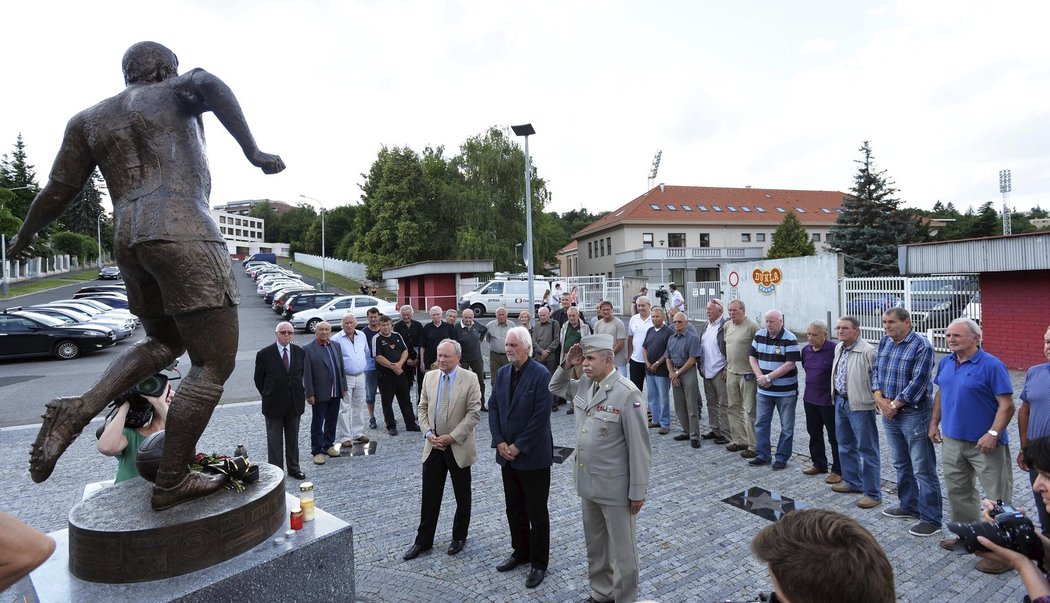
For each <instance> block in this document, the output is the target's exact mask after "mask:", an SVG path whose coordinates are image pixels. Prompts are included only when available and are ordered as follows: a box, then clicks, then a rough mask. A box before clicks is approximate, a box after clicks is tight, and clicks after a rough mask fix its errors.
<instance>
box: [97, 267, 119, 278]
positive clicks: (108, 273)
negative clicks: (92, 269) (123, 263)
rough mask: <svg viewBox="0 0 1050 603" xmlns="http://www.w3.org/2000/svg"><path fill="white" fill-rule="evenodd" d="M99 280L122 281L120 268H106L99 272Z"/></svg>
mask: <svg viewBox="0 0 1050 603" xmlns="http://www.w3.org/2000/svg"><path fill="white" fill-rule="evenodd" d="M98 278H99V280H103V281H104V280H118V281H119V280H120V268H118V267H116V266H105V267H103V268H102V270H99V271H98Z"/></svg>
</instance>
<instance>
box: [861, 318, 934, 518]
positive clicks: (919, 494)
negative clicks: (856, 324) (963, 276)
mask: <svg viewBox="0 0 1050 603" xmlns="http://www.w3.org/2000/svg"><path fill="white" fill-rule="evenodd" d="M882 328H883V329H885V331H886V336H885V337H883V338H882V341H880V342H879V351H878V354H876V356H875V364H874V366H873V367H872V371H871V387H872V388H873V390H874V392H875V404H876V405H877V406H878V409H879V412H881V413H882V425H883V427H884V428H885V429H886V440H887V442H888V444H889V448H890V454H891V455H892V456H893V466H894V467H895V468H896V469H897V496H898V497H899V498H900V506H898V507H891V508H889V509H886V510H884V511H883V512H882V514H883V515H885V516H887V517H895V518H898V519H918V520H919V523H917V524H915V525H913V526H912V527H911V529H909V530H908V533H909V534H911V535H913V536H935V535H937V534H938V533H940V531H941V515H942V513H941V482H940V480H939V479H938V478H937V453H936V452H935V451H934V448H933V442H931V441H930V438H929V437H927V436H928V433H929V428H930V418H931V417H932V414H933V412H932V408H931V407H932V406H933V400H932V398H933V381H932V380H931V379H930V373H931V371H932V369H933V346H932V345H930V342H929V341H927V340H926V338H925V337H923V336H922V335H919V334H918V333H916V332H915V331H914V330H912V326H911V315H910V314H909V313H908V311H907V310H905V309H904V308H890V309H889V310H887V311H886V313H885V314H883V315H882Z"/></svg>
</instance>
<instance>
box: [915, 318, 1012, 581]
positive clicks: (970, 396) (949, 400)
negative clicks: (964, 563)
mask: <svg viewBox="0 0 1050 603" xmlns="http://www.w3.org/2000/svg"><path fill="white" fill-rule="evenodd" d="M945 338H946V339H947V340H948V349H949V350H951V352H952V353H951V354H949V355H948V356H945V357H944V358H942V359H941V362H940V364H939V365H938V366H937V377H936V378H935V379H934V380H933V382H934V383H936V384H937V388H938V389H937V393H936V395H934V397H933V416H932V417H931V419H930V440H932V441H933V443H934V444H942V447H941V466H942V467H943V469H944V482H945V485H946V486H947V488H948V506H949V508H950V509H951V513H952V521H956V522H959V523H971V522H974V521H978V520H979V519H980V518H981V501H980V497H979V496H978V495H977V488H976V487H975V486H976V484H975V483H974V476H976V477H977V479H978V480H979V481H980V482H981V487H982V488H984V493H985V496H986V497H987V498H990V499H992V500H1001V501H1003V502H1005V503H1010V502H1011V498H1012V495H1013V491H1014V474H1013V466H1012V464H1011V462H1010V461H1011V459H1010V445H1009V441H1008V440H1007V437H1006V428H1007V426H1008V425H1009V424H1010V419H1011V418H1013V416H1014V398H1013V393H1014V389H1013V386H1012V385H1011V384H1010V374H1009V373H1008V372H1007V371H1006V367H1005V366H1003V363H1002V362H1000V361H999V359H998V358H996V357H995V356H992V355H991V354H989V353H987V352H985V351H984V350H982V349H981V348H980V344H981V327H980V326H978V324H977V323H975V322H974V321H972V320H970V319H969V318H957V319H955V320H953V321H952V322H951V324H949V325H948V328H947V330H945ZM956 542H957V539H955V538H949V539H946V540H942V541H941V546H942V547H944V548H946V549H949V550H950V549H952V547H954V546H955V543H956ZM976 568H977V569H978V570H979V571H982V572H985V573H989V574H1001V573H1003V572H1005V571H1006V570H1008V569H1010V566H1008V565H1006V564H1004V563H1001V562H999V561H995V560H992V559H981V560H980V561H979V562H978V563H977V566H976Z"/></svg>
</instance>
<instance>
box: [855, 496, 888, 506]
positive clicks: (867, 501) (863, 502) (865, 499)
mask: <svg viewBox="0 0 1050 603" xmlns="http://www.w3.org/2000/svg"><path fill="white" fill-rule="evenodd" d="M881 504H882V501H881V500H875V499H874V498H872V497H870V496H861V497H860V500H858V501H857V506H858V507H860V508H861V509H874V508H875V507H877V506H879V505H881Z"/></svg>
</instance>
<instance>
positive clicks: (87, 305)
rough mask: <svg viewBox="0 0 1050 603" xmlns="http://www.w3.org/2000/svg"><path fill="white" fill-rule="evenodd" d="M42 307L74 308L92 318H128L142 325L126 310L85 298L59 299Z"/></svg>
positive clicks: (137, 318)
mask: <svg viewBox="0 0 1050 603" xmlns="http://www.w3.org/2000/svg"><path fill="white" fill-rule="evenodd" d="M41 305H44V306H58V307H66V308H72V309H74V310H77V311H79V312H83V313H85V314H89V315H91V316H99V315H105V316H108V317H115V318H128V319H131V320H133V321H135V325H136V326H137V325H139V324H140V323H141V321H140V320H139V317H138V316H135V315H134V314H132V313H131V312H130V311H128V310H126V309H124V308H111V307H109V306H107V305H106V304H102V303H99V302H97V301H95V300H93V299H87V298H84V297H82V298H80V299H59V300H55V301H52V302H47V303H45V304H41Z"/></svg>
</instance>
